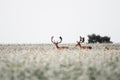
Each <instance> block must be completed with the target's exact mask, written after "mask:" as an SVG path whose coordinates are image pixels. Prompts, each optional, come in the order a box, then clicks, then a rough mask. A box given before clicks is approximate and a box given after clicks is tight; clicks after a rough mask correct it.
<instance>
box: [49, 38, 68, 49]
mask: <svg viewBox="0 0 120 80" xmlns="http://www.w3.org/2000/svg"><path fill="white" fill-rule="evenodd" d="M53 38H54V36H52V37H51V42H52V43H53V44H54V45H55V47H56V48H57V49H68V47H64V46H63V47H59V46H58V44H60V43H61V42H62V37H61V36H60V37H59V39H60V41H53Z"/></svg>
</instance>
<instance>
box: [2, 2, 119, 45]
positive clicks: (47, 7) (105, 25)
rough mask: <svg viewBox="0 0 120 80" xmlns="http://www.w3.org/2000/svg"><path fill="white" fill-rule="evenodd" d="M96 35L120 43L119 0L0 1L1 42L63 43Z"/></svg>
mask: <svg viewBox="0 0 120 80" xmlns="http://www.w3.org/2000/svg"><path fill="white" fill-rule="evenodd" d="M92 33H95V34H99V35H101V36H109V37H111V41H113V42H120V0H0V43H51V42H50V38H51V36H52V35H54V36H55V39H56V40H58V37H59V36H62V37H63V43H75V42H76V40H78V39H79V36H80V35H81V36H84V37H86V41H87V35H88V34H92Z"/></svg>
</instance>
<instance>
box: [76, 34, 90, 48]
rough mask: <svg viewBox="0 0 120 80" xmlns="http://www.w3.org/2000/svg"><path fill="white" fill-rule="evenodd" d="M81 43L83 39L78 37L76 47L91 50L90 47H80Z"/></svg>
mask: <svg viewBox="0 0 120 80" xmlns="http://www.w3.org/2000/svg"><path fill="white" fill-rule="evenodd" d="M81 42H84V38H83V37H81V36H80V40H79V41H77V44H76V47H78V48H79V49H92V47H91V46H81V44H80V43H81Z"/></svg>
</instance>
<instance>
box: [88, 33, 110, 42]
mask: <svg viewBox="0 0 120 80" xmlns="http://www.w3.org/2000/svg"><path fill="white" fill-rule="evenodd" d="M110 39H111V38H110V37H108V36H100V35H96V34H94V33H93V34H91V35H88V43H112V41H110Z"/></svg>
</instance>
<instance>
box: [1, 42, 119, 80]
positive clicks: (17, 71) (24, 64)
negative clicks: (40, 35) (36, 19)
mask: <svg viewBox="0 0 120 80" xmlns="http://www.w3.org/2000/svg"><path fill="white" fill-rule="evenodd" d="M88 45H90V46H92V50H79V49H77V48H75V47H74V46H75V45H73V44H67V45H65V46H69V47H70V48H69V49H67V50H56V49H54V46H53V45H51V44H40V45H37V44H36V45H32V44H30V45H0V80H120V44H88ZM60 46H64V45H60ZM106 46H108V48H109V50H105V47H106Z"/></svg>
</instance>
